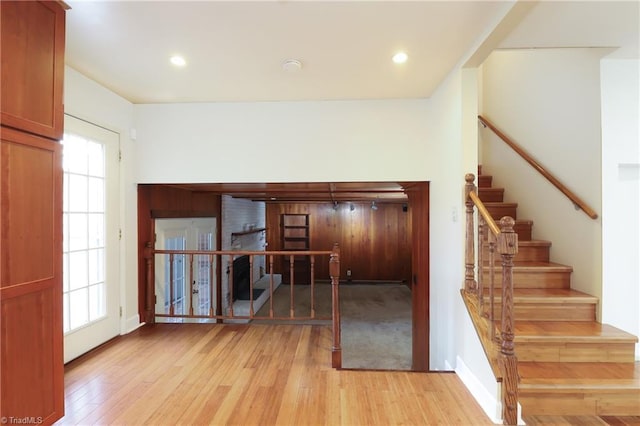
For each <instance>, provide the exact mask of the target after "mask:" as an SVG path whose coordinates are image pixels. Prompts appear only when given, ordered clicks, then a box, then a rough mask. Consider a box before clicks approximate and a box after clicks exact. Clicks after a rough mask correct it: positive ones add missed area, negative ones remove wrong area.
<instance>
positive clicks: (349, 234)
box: [266, 203, 411, 283]
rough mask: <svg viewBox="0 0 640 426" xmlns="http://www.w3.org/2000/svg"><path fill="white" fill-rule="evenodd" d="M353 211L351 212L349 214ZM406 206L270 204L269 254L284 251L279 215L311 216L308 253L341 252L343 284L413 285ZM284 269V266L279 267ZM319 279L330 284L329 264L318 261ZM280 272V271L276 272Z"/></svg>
mask: <svg viewBox="0 0 640 426" xmlns="http://www.w3.org/2000/svg"><path fill="white" fill-rule="evenodd" d="M351 206H353V210H351ZM405 210H406V209H404V208H403V204H400V203H398V204H387V203H383V204H378V209H377V210H373V209H371V204H370V203H366V204H365V203H353V204H349V203H341V204H338V208H337V209H334V208H333V205H332V204H329V203H326V204H324V203H286V204H285V203H282V204H278V203H269V204H267V209H266V214H267V218H266V226H267V243H268V250H281V249H282V242H281V230H280V215H281V214H283V213H290V214H291V213H306V214H309V228H310V249H311V250H331V247H332V246H333V244H334V243H336V242H337V243H339V244H340V247H341V252H340V254H341V256H340V279H341V280H347V279H348V278H349V277H347V270H348V269H350V270H351V277H350V279H351V280H354V281H368V280H389V281H406V282H407V283H409V282H410V278H411V223H410V215H409V214H408V213H407V212H406V211H405ZM278 266H280V265H278ZM315 270H316V274H315V277H316V279H328V278H329V268H328V259H322V260H321V261H320V260H318V261H316V267H315ZM277 272H280V271H277Z"/></svg>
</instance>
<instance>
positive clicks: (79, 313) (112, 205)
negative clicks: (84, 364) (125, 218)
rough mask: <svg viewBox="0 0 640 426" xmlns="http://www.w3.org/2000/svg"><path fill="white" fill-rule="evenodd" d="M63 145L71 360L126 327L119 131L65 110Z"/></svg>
mask: <svg viewBox="0 0 640 426" xmlns="http://www.w3.org/2000/svg"><path fill="white" fill-rule="evenodd" d="M62 146H63V171H64V181H63V301H64V302H63V329H64V333H65V356H64V358H65V362H66V361H69V360H71V359H73V358H76V357H77V356H79V355H81V354H83V353H84V352H87V351H88V350H90V349H92V348H93V347H95V346H98V345H99V344H101V343H103V342H105V341H107V340H109V339H110V338H112V337H114V336H116V335H117V334H119V332H120V327H119V317H120V315H119V309H118V308H119V306H120V301H119V292H118V274H119V266H118V256H119V254H118V253H119V242H118V228H119V225H118V222H119V218H118V216H119V208H118V198H119V196H118V183H119V170H118V169H119V165H118V151H119V136H118V134H117V133H114V132H111V131H109V130H106V129H103V128H101V127H98V126H95V125H93V124H90V123H87V122H84V121H82V120H78V119H76V118H73V117H70V116H65V134H64V139H63V141H62Z"/></svg>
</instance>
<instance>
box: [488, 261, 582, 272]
mask: <svg viewBox="0 0 640 426" xmlns="http://www.w3.org/2000/svg"><path fill="white" fill-rule="evenodd" d="M489 268H490V265H489V264H488V262H485V264H484V265H482V269H486V270H489ZM494 268H495V269H500V268H501V266H499V265H494ZM513 271H514V272H517V271H529V272H572V271H573V267H572V266H569V265H563V264H561V263H555V262H537V261H523V260H521V261H519V260H515V261H513Z"/></svg>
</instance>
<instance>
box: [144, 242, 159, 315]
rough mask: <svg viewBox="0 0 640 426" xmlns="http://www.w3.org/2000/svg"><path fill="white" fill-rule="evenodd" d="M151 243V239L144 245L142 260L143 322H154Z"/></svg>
mask: <svg viewBox="0 0 640 426" xmlns="http://www.w3.org/2000/svg"><path fill="white" fill-rule="evenodd" d="M153 260H154V254H153V244H152V243H151V241H147V242H146V244H145V245H144V261H145V265H146V283H145V284H146V287H147V288H146V296H147V297H146V298H145V299H146V303H145V304H146V306H145V311H146V312H145V317H146V318H145V322H146V323H147V324H153V323H154V322H156V316H155V315H154V312H155V304H156V303H155V297H156V296H155V285H154V280H155V277H154V276H153Z"/></svg>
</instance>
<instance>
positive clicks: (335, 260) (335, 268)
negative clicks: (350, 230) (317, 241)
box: [329, 243, 342, 368]
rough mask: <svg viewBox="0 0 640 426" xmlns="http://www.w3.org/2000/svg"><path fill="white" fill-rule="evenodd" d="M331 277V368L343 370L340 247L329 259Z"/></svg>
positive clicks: (335, 246)
mask: <svg viewBox="0 0 640 426" xmlns="http://www.w3.org/2000/svg"><path fill="white" fill-rule="evenodd" d="M329 275H330V276H331V311H332V315H331V317H332V321H333V322H332V325H333V345H332V347H331V366H332V367H333V368H342V347H341V343H340V294H339V287H340V246H339V245H338V243H335V244H334V245H333V250H332V252H331V257H330V258H329Z"/></svg>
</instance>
